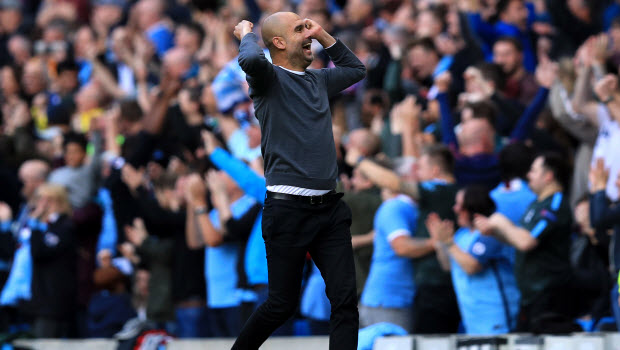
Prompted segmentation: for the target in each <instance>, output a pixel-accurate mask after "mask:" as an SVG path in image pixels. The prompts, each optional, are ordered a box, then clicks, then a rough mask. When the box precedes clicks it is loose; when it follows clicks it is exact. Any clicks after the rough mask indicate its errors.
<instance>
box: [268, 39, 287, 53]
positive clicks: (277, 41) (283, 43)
mask: <svg viewBox="0 0 620 350" xmlns="http://www.w3.org/2000/svg"><path fill="white" fill-rule="evenodd" d="M271 42H272V43H273V46H275V47H277V48H278V49H280V50H284V49H286V41H284V38H283V37H281V36H274V37H273V39H271Z"/></svg>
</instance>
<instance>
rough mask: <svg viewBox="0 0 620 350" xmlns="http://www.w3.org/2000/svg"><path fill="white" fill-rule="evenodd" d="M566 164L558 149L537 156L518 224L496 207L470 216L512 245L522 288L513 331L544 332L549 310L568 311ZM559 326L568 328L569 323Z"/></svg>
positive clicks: (565, 313) (568, 314) (484, 230)
mask: <svg viewBox="0 0 620 350" xmlns="http://www.w3.org/2000/svg"><path fill="white" fill-rule="evenodd" d="M566 178H567V172H566V165H565V162H564V160H563V159H562V158H561V157H560V156H559V155H557V154H553V153H550V154H543V155H540V156H538V157H537V158H536V159H535V160H534V163H532V167H531V169H530V172H529V173H528V180H529V185H530V188H531V189H532V191H533V192H534V193H536V195H537V200H536V201H535V202H533V203H532V204H531V205H530V207H529V208H528V210H527V211H526V214H525V215H524V216H523V218H521V221H520V223H519V226H516V225H515V224H513V223H512V222H511V221H510V220H509V219H508V218H506V217H505V216H504V215H502V214H499V213H495V214H493V215H492V216H490V217H485V216H483V215H480V216H478V217H477V218H476V219H475V227H476V228H477V229H478V230H480V232H482V233H483V234H485V235H491V234H492V235H496V236H497V237H498V238H499V239H502V240H505V241H506V242H508V243H509V244H510V245H512V246H514V247H515V248H516V249H517V256H516V261H515V275H516V277H517V283H518V285H519V290H520V291H521V302H520V307H521V311H520V313H519V323H518V324H517V330H518V331H533V332H545V331H547V332H548V331H551V329H553V328H547V327H555V326H552V325H550V324H546V323H545V319H546V317H550V314H553V315H555V317H557V315H560V316H565V317H567V318H569V317H572V314H571V307H570V305H571V303H572V299H571V297H572V296H571V293H570V288H569V283H570V278H571V267H570V261H569V247H570V227H571V224H572V215H571V211H570V207H569V206H568V203H567V200H566V197H565V196H564V194H563V190H564V187H565V186H566ZM566 327H567V328H564V329H562V328H558V329H557V331H560V332H570V331H571V329H573V328H571V326H566Z"/></svg>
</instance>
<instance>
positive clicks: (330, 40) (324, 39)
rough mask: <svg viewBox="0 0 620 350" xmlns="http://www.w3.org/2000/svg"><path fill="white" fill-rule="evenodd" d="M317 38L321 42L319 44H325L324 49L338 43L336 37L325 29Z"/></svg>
mask: <svg viewBox="0 0 620 350" xmlns="http://www.w3.org/2000/svg"><path fill="white" fill-rule="evenodd" d="M316 40H317V41H318V42H319V44H321V46H323V48H324V49H328V48H330V47H332V46H334V44H336V39H335V38H334V37H333V36H331V35H330V34H329V33H328V32H326V31H325V30H323V33H321V35H320V36H319V37H318V38H316Z"/></svg>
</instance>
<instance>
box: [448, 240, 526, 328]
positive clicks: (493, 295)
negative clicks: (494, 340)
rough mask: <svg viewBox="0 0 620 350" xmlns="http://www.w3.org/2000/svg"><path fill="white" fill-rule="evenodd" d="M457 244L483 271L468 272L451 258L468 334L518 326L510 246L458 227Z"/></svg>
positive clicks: (456, 288) (517, 290) (515, 283)
mask: <svg viewBox="0 0 620 350" xmlns="http://www.w3.org/2000/svg"><path fill="white" fill-rule="evenodd" d="M454 243H455V244H456V245H457V246H458V247H459V248H460V249H461V250H463V251H464V252H466V253H468V254H470V255H472V256H473V257H474V258H475V259H476V260H478V262H479V263H480V264H481V265H482V270H481V271H480V272H478V273H475V274H473V275H468V274H467V273H466V272H465V271H464V270H463V269H462V268H461V266H460V265H459V264H458V263H457V262H456V261H455V260H454V259H451V267H452V269H451V271H452V283H453V285H454V291H455V293H456V297H457V300H458V304H459V310H460V311H461V318H462V319H463V324H464V325H465V330H466V332H467V334H478V335H480V334H501V333H508V332H510V331H511V330H512V329H513V328H514V326H515V325H516V318H517V314H518V312H519V299H520V294H519V289H518V288H517V282H516V279H515V276H514V272H513V265H514V261H513V259H512V254H511V250H510V249H507V248H509V247H508V246H506V245H504V244H502V243H500V242H499V241H497V240H496V239H495V238H493V237H488V236H483V235H481V234H480V232H479V231H470V229H468V228H461V229H459V230H458V231H457V232H456V234H455V235H454Z"/></svg>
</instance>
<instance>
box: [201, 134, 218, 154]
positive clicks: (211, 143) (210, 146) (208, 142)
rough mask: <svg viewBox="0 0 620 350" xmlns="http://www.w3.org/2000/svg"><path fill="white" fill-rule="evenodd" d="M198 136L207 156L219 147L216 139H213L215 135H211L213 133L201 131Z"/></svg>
mask: <svg viewBox="0 0 620 350" xmlns="http://www.w3.org/2000/svg"><path fill="white" fill-rule="evenodd" d="M200 135H201V136H202V142H203V144H204V147H205V152H207V155H211V153H213V151H215V148H216V147H217V146H219V142H218V141H217V138H215V135H213V133H212V132H210V131H208V130H203V131H202V132H201V133H200Z"/></svg>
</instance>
